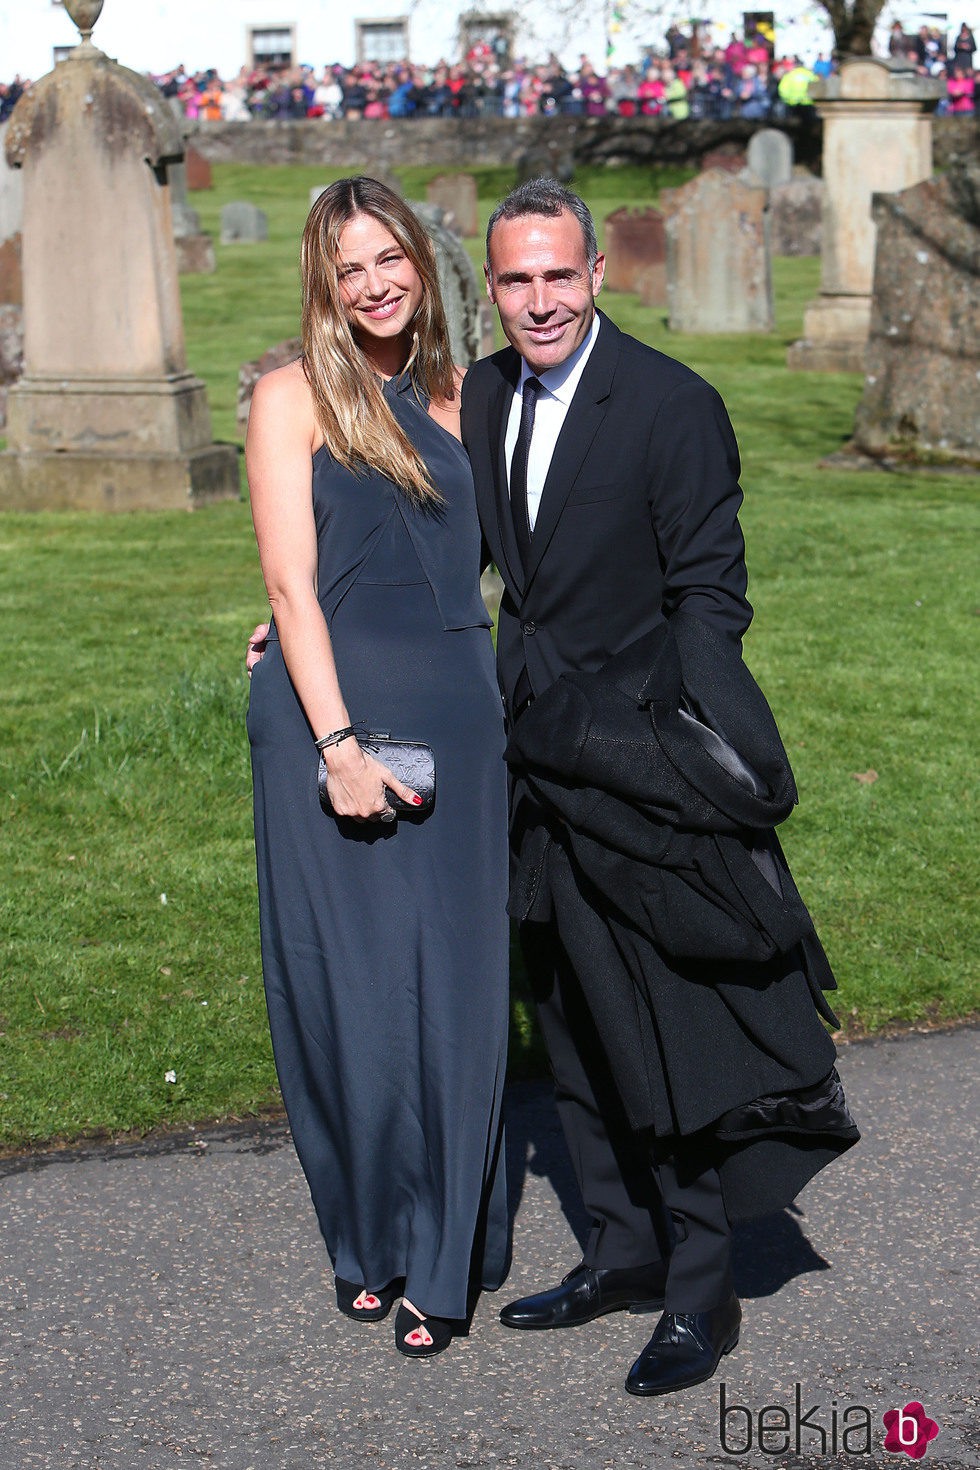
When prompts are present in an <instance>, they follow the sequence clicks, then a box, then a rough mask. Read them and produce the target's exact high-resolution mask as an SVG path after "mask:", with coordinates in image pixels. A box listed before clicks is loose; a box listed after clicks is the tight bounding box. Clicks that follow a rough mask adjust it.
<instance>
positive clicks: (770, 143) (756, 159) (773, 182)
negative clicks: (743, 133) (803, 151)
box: [745, 128, 793, 189]
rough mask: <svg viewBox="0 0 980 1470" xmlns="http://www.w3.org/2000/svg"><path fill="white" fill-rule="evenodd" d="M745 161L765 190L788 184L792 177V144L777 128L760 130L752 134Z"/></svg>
mask: <svg viewBox="0 0 980 1470" xmlns="http://www.w3.org/2000/svg"><path fill="white" fill-rule="evenodd" d="M745 159H746V164H747V166H748V168H749V169H750V170H751V171H752V173H754V174H755V176H756V178H757V179H758V180H759V183H760V184H765V186H766V188H767V189H775V188H776V186H777V185H778V184H788V183H789V181H790V179H791V178H792V177H793V144H792V141H791V139H790V138H789V136H788V135H787V134H786V133H781V132H780V131H779V129H778V128H760V129H759V131H758V132H757V133H753V134H752V137H751V138H750V139H749V146H748V148H747V150H746V154H745Z"/></svg>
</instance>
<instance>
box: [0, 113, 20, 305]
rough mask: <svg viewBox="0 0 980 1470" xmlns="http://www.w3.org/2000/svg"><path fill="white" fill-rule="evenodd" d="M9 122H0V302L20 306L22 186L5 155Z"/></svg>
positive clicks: (18, 176)
mask: <svg viewBox="0 0 980 1470" xmlns="http://www.w3.org/2000/svg"><path fill="white" fill-rule="evenodd" d="M9 126H10V124H9V122H4V123H0V302H2V301H7V302H12V303H13V304H14V305H17V306H19V305H20V303H21V302H22V301H23V292H24V287H23V276H22V273H21V226H22V224H23V220H24V184H23V180H22V178H21V173H20V169H19V168H11V167H10V166H9V164H8V163H7V159H6V156H5V154H4V146H5V139H6V136H7V129H8V128H9Z"/></svg>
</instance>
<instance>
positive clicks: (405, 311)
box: [337, 214, 424, 346]
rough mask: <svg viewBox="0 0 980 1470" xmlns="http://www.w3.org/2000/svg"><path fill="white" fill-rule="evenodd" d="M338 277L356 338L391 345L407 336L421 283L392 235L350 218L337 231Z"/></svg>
mask: <svg viewBox="0 0 980 1470" xmlns="http://www.w3.org/2000/svg"><path fill="white" fill-rule="evenodd" d="M339 244H340V250H339V259H338V262H337V274H338V277H339V279H340V290H341V295H342V298H343V302H344V306H345V307H346V309H347V317H348V320H349V322H350V324H351V327H352V329H353V332H354V335H355V337H357V338H358V339H359V340H360V339H367V340H366V341H365V344H364V345H365V346H366V345H368V342H369V341H370V340H375V341H391V340H392V339H394V338H397V337H400V336H401V335H402V333H404V332H408V330H409V329H410V326H411V323H412V321H413V319H414V317H415V314H416V312H417V311H418V309H419V307H420V305H421V304H422V296H423V293H424V287H423V285H422V278H421V276H420V275H419V273H418V271H417V270H416V269H415V267H414V265H413V264H412V262H411V261H410V260H409V258H408V256H407V255H406V254H405V251H404V250H403V249H402V247H401V246H400V245H399V243H398V241H397V240H396V239H395V237H394V235H393V234H392V233H391V231H390V230H389V229H388V228H387V227H386V226H385V225H383V224H382V223H381V222H380V220H376V219H375V218H374V216H373V215H370V214H355V215H354V217H353V218H352V219H351V220H349V221H348V223H347V224H346V225H345V226H344V228H343V230H342V231H341V232H340V241H339Z"/></svg>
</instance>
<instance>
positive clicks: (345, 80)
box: [0, 21, 976, 122]
mask: <svg viewBox="0 0 980 1470" xmlns="http://www.w3.org/2000/svg"><path fill="white" fill-rule="evenodd" d="M975 52H976V43H975V41H974V38H973V32H972V31H971V30H970V28H969V26H968V25H966V24H965V23H964V24H963V25H961V26H960V29H959V31H958V33H957V34H956V36H955V37H954V38H953V39H952V42H949V41H948V38H947V37H946V35H945V34H944V33H943V32H941V31H940V30H939V29H938V28H936V27H928V26H922V27H921V28H920V29H919V31H918V32H917V33H916V34H914V35H913V34H908V33H906V31H905V30H904V28H903V26H902V24H901V22H900V21H896V22H895V24H894V25H893V26H892V29H891V32H890V35H889V39H888V53H889V55H890V56H892V57H900V58H903V59H906V60H907V61H908V62H909V63H910V64H911V65H912V66H914V67H915V69H916V70H917V71H918V72H919V73H920V74H921V75H923V76H932V77H941V78H943V79H944V80H945V82H946V96H945V98H944V99H943V100H942V101H941V102H940V104H939V107H938V109H937V110H938V111H939V112H940V113H972V112H973V111H974V102H975V72H974V55H975ZM833 68H834V62H833V61H832V60H830V58H829V57H828V56H827V55H823V54H821V55H820V56H818V57H817V58H816V59H815V60H814V61H813V63H812V65H806V64H805V63H804V62H803V61H802V60H801V59H800V58H799V57H796V56H788V57H775V56H774V53H773V43H772V36H771V34H770V35H769V36H768V37H767V36H766V35H765V34H764V33H763V32H762V31H761V30H760V31H757V32H755V33H754V34H753V35H751V36H750V37H749V38H748V39H745V40H743V39H741V38H740V37H738V36H736V35H735V34H732V36H731V39H730V40H729V42H728V45H727V46H725V47H718V48H714V49H712V48H710V47H706V46H704V45H703V44H702V43H701V39H700V37H699V35H698V33H697V31H695V32H694V33H693V34H692V35H686V34H685V33H684V32H682V31H681V30H680V29H679V28H677V27H676V26H672V27H671V28H670V30H668V31H667V33H666V36H665V37H664V45H663V46H662V47H660V48H657V49H654V48H651V49H650V50H649V52H648V53H647V54H646V56H645V57H644V59H643V61H642V62H640V63H638V64H637V65H635V66H622V67H612V66H611V67H609V68H607V69H606V71H605V73H604V74H603V73H602V72H600V71H598V70H597V69H596V67H595V66H594V65H593V63H592V61H591V60H590V59H589V57H588V56H581V57H580V58H579V63H578V66H577V67H574V68H571V69H567V68H565V67H563V66H562V65H561V64H560V62H559V61H558V60H557V58H555V57H552V58H551V59H550V60H549V61H548V62H546V63H544V64H543V65H542V64H533V63H531V62H527V61H523V60H512V59H511V58H510V57H509V56H508V54H507V45H506V42H505V41H504V39H503V37H499V36H498V37H495V38H493V39H492V40H489V41H480V42H478V43H477V44H475V45H474V46H473V47H472V48H471V50H470V51H469V53H468V54H467V56H466V58H465V60H464V61H462V62H459V63H454V64H450V63H449V62H446V61H438V62H436V63H435V64H434V65H431V66H426V65H418V64H415V63H411V62H408V61H399V62H391V63H387V64H382V63H380V62H374V61H369V62H364V63H361V64H359V65H358V66H355V67H344V66H341V65H340V64H339V63H334V64H332V65H327V66H324V67H323V68H321V69H320V70H319V71H318V70H317V69H316V68H315V67H313V66H297V67H292V68H285V69H271V68H270V69H262V68H257V69H249V68H247V67H243V68H242V69H241V71H240V72H239V73H238V75H237V76H236V77H232V78H230V79H227V80H222V78H221V77H219V76H218V74H217V72H216V71H215V70H214V69H209V70H207V71H203V72H194V73H189V72H187V71H186V70H185V69H184V67H183V66H177V67H174V68H173V69H172V70H170V71H168V72H165V73H162V74H159V75H156V76H155V77H154V80H155V81H156V82H157V83H158V84H159V86H160V87H161V88H162V89H163V91H164V93H165V94H166V95H167V96H169V97H172V98H175V99H176V101H177V103H178V104H179V106H180V107H181V109H182V111H183V112H184V114H185V115H186V116H187V117H189V118H204V119H209V120H215V121H221V120H224V121H229V122H237V121H244V120H247V119H249V118H305V117H325V118H333V119H341V118H413V117H487V116H495V117H529V116H535V115H539V114H545V115H548V114H553V113H563V114H566V115H579V116H583V115H584V116H587V117H601V116H604V115H606V114H608V113H618V114H619V115H620V116H623V117H635V116H643V117H658V116H660V117H670V118H677V119H681V118H687V117H695V118H701V117H705V118H729V117H748V118H757V119H765V118H779V117H783V116H785V115H786V114H787V112H788V111H790V110H791V109H795V108H801V107H806V106H808V105H810V103H811V99H810V96H809V88H810V85H811V83H812V82H813V81H814V79H815V78H816V77H819V76H826V75H827V74H828V73H829V72H830V71H832V70H833ZM29 85H30V83H29V82H25V81H24V80H22V79H21V78H20V77H16V78H15V79H14V81H13V82H8V83H0V122H3V121H4V119H5V118H7V117H8V116H9V115H10V113H11V112H12V111H13V108H14V104H15V103H16V101H17V98H18V97H19V96H20V95H21V93H22V91H23V90H24V88H25V87H26V86H29Z"/></svg>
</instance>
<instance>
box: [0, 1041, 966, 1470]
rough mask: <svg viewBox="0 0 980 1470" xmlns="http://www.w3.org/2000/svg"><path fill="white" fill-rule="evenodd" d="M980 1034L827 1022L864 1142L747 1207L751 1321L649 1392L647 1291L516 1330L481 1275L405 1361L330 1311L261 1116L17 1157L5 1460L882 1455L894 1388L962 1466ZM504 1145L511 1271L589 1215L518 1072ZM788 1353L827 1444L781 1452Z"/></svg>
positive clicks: (195, 1462)
mask: <svg viewBox="0 0 980 1470" xmlns="http://www.w3.org/2000/svg"><path fill="white" fill-rule="evenodd" d="M978 1042H980V1032H978V1031H977V1030H974V1029H970V1030H961V1031H955V1032H951V1033H947V1034H941V1035H940V1034H934V1035H929V1036H912V1037H908V1038H905V1039H902V1040H895V1041H892V1040H889V1041H879V1042H870V1043H862V1044H859V1045H855V1046H852V1047H849V1048H848V1049H846V1050H845V1052H844V1054H843V1057H842V1061H841V1072H842V1074H843V1077H844V1081H845V1085H846V1087H847V1091H848V1095H849V1100H850V1103H851V1106H852V1109H853V1111H854V1112H855V1114H856V1116H857V1117H858V1120H859V1122H860V1124H861V1126H862V1128H863V1130H864V1140H863V1142H862V1144H861V1145H859V1147H858V1148H857V1149H854V1150H852V1151H851V1153H849V1154H848V1155H847V1157H846V1158H845V1159H844V1160H842V1161H841V1162H840V1163H838V1164H835V1165H833V1166H832V1167H831V1168H830V1169H827V1170H826V1171H825V1172H824V1173H823V1174H822V1175H821V1176H820V1177H819V1178H818V1179H817V1180H816V1181H815V1183H814V1184H812V1185H811V1186H810V1187H809V1188H808V1189H807V1190H806V1192H805V1194H804V1195H803V1196H802V1197H801V1204H800V1206H799V1209H798V1210H794V1211H792V1212H787V1213H784V1214H781V1215H779V1216H774V1217H770V1218H769V1219H767V1220H766V1221H763V1222H758V1223H755V1224H753V1225H752V1226H751V1227H750V1228H747V1229H745V1230H743V1231H742V1232H741V1233H740V1235H739V1238H738V1242H737V1247H738V1256H737V1284H738V1287H739V1291H740V1294H741V1295H742V1298H743V1306H744V1312H745V1322H744V1328H743V1339H742V1345H741V1346H740V1347H739V1348H738V1350H737V1351H736V1352H735V1353H734V1354H733V1355H732V1356H731V1357H729V1358H727V1359H726V1360H725V1361H724V1364H723V1367H722V1370H721V1371H720V1372H719V1375H718V1377H717V1378H715V1379H714V1380H713V1381H712V1382H711V1383H709V1384H705V1385H703V1386H701V1387H699V1388H696V1389H692V1390H689V1391H688V1392H687V1393H685V1394H681V1395H674V1396H672V1397H669V1398H664V1399H655V1400H638V1399H631V1398H629V1397H628V1396H627V1395H626V1394H625V1393H624V1392H623V1386H622V1384H623V1378H624V1375H625V1372H626V1369H627V1367H628V1366H629V1363H630V1362H631V1360H632V1358H633V1356H634V1355H635V1353H636V1352H637V1351H638V1350H639V1348H640V1347H641V1346H642V1344H643V1343H644V1342H645V1341H646V1338H647V1335H648V1334H649V1332H650V1331H651V1330H652V1326H653V1321H654V1320H655V1319H652V1318H644V1317H631V1316H628V1315H625V1314H617V1315H615V1316H612V1317H607V1318H605V1319H603V1320H600V1321H598V1322H596V1323H593V1324H591V1325H590V1326H588V1327H584V1328H580V1329H578V1330H576V1331H569V1332H561V1333H528V1334H521V1333H515V1332H508V1331H507V1330H506V1329H505V1328H503V1327H501V1326H500V1325H499V1323H498V1322H497V1320H496V1311H497V1308H498V1307H499V1305H500V1299H496V1300H495V1299H494V1298H493V1297H490V1296H485V1297H484V1298H483V1300H482V1302H481V1303H480V1306H479V1309H478V1311H477V1314H476V1318H475V1320H474V1323H473V1330H472V1333H471V1335H470V1336H469V1338H467V1339H465V1340H461V1341H458V1342H456V1343H454V1344H453V1346H452V1347H451V1349H450V1350H449V1352H448V1353H446V1354H444V1355H443V1356H441V1357H439V1358H436V1359H433V1360H431V1361H429V1362H422V1363H415V1362H410V1361H407V1360H405V1359H403V1358H401V1357H399V1356H398V1355H397V1354H396V1353H395V1352H394V1349H393V1347H392V1343H391V1330H392V1329H391V1322H390V1320H389V1322H388V1323H385V1324H382V1325H380V1326H374V1327H369V1326H367V1325H363V1324H362V1325H358V1324H355V1323H352V1322H349V1321H348V1320H347V1319H346V1318H344V1317H342V1316H340V1315H339V1314H338V1313H337V1312H336V1310H335V1308H334V1306H333V1301H332V1293H331V1290H330V1287H329V1283H328V1277H327V1273H326V1272H325V1270H324V1255H323V1251H322V1247H321V1246H320V1244H319V1240H318V1237H317V1235H316V1233H315V1229H314V1226H313V1215H312V1209H311V1207H310V1204H309V1198H308V1196H307V1194H306V1189H305V1185H304V1183H303V1180H302V1177H301V1175H300V1171H299V1167H298V1165H297V1163H296V1160H295V1157H294V1155H293V1152H292V1149H291V1147H290V1146H289V1143H288V1139H287V1137H286V1134H285V1131H284V1129H283V1128H282V1127H281V1126H278V1125H269V1124H265V1125H262V1126H251V1127H245V1128H238V1129H234V1130H229V1129H225V1130H221V1129H219V1130H215V1131H208V1132H202V1133H199V1134H196V1135H193V1136H185V1137H183V1138H181V1139H177V1140H174V1139H171V1140H168V1141H167V1142H166V1143H164V1144H161V1145H154V1146H152V1147H148V1146H142V1147H130V1146H120V1147H115V1148H99V1149H97V1150H91V1151H89V1152H87V1153H82V1154H77V1155H48V1156H42V1157H40V1158H37V1157H35V1158H33V1159H27V1160H13V1161H11V1160H8V1161H6V1162H5V1163H3V1164H0V1176H2V1177H0V1191H2V1210H0V1470H35V1467H36V1470H42V1467H43V1470H103V1467H105V1470H109V1467H112V1470H164V1467H172V1466H173V1467H178V1470H179V1467H181V1466H200V1467H207V1470H318V1467H320V1466H346V1467H350V1470H410V1467H412V1466H425V1467H430V1470H464V1467H466V1470H470V1467H474V1470H475V1467H492V1470H645V1467H651V1466H665V1467H673V1466H678V1467H716V1466H739V1465H751V1466H753V1467H757V1466H763V1465H764V1466H775V1467H780V1470H827V1467H830V1466H834V1467H835V1470H840V1467H841V1466H847V1465H850V1464H853V1465H855V1466H862V1465H864V1466H868V1465H872V1466H875V1467H878V1466H884V1465H888V1466H890V1467H892V1470H895V1467H896V1466H898V1470H901V1466H902V1465H905V1464H908V1463H910V1461H909V1459H908V1458H907V1457H906V1456H904V1455H902V1454H893V1455H889V1454H885V1453H884V1452H883V1450H882V1448H881V1446H882V1439H883V1434H884V1430H883V1427H882V1424H881V1414H882V1412H883V1411H884V1410H886V1409H889V1408H902V1407H903V1406H904V1405H905V1404H906V1403H907V1402H909V1401H910V1400H913V1399H919V1400H921V1402H922V1403H923V1404H924V1405H925V1408H926V1410H927V1412H928V1413H929V1414H930V1415H931V1416H932V1418H933V1419H935V1420H936V1421H937V1422H938V1423H939V1425H940V1429H941V1433H940V1437H939V1438H938V1439H937V1440H935V1441H934V1442H933V1443H932V1444H931V1445H930V1446H929V1448H928V1450H927V1453H926V1456H925V1459H924V1461H922V1463H923V1464H924V1465H925V1466H926V1467H927V1470H938V1467H941V1470H961V1467H966V1466H980V1432H978V1431H980V1418H978V1412H977V1384H978V1373H977V1345H978V1330H977V1328H978V1312H977V1294H976V1286H977V1256H978V1240H977V1227H976V1210H977V1190H976V1170H977V1152H976V1146H975V1145H976V1133H977V1089H976V1083H977V1074H978V1070H980V1068H978V1055H980V1045H978ZM509 1146H510V1156H511V1165H512V1177H513V1179H514V1184H515V1189H514V1197H515V1200H516V1207H517V1213H516V1222H515V1235H514V1260H515V1264H514V1268H513V1271H512V1273H511V1277H510V1280H509V1282H508V1284H507V1285H506V1286H505V1287H504V1290H503V1294H502V1299H509V1298H510V1297H511V1296H513V1295H517V1294H520V1293H522V1292H524V1291H525V1290H528V1289H531V1288H536V1287H538V1286H541V1285H543V1284H548V1283H551V1282H552V1281H554V1280H555V1279H557V1277H558V1276H559V1275H561V1274H562V1272H563V1271H564V1270H565V1269H567V1268H568V1267H569V1266H571V1265H572V1264H574V1262H575V1261H576V1260H577V1259H578V1250H577V1246H576V1242H575V1238H574V1234H573V1228H572V1226H573V1224H580V1223H581V1222H579V1221H577V1220H576V1219H575V1215H574V1210H573V1209H571V1207H570V1206H568V1200H569V1196H570V1178H569V1173H568V1165H567V1158H566V1157H565V1155H564V1150H563V1145H562V1143H561V1136H560V1133H559V1130H558V1126H557V1122H556V1119H555V1115H554V1111H553V1108H552V1107H551V1105H550V1102H549V1100H548V1095H547V1090H546V1089H545V1088H544V1087H543V1086H537V1085H528V1086H521V1087H516V1088H514V1089H513V1090H512V1092H511V1094H510V1100H509ZM566 1207H567V1208H568V1210H569V1214H570V1215H571V1220H572V1223H571V1224H570V1223H569V1214H566ZM722 1382H724V1384H725V1389H726V1394H727V1396H728V1401H729V1403H731V1402H736V1403H738V1404H741V1405H744V1406H746V1408H747V1409H748V1410H749V1411H750V1413H751V1415H752V1421H753V1441H754V1443H753V1449H752V1450H751V1451H749V1452H748V1453H740V1451H741V1450H742V1448H743V1447H744V1445H745V1428H746V1419H747V1416H746V1414H745V1413H744V1412H738V1411H737V1412H736V1413H735V1414H733V1415H730V1416H729V1419H728V1437H727V1452H726V1448H725V1447H724V1446H723V1445H722V1443H721V1440H720V1435H719V1394H720V1385H721V1383H722ZM797 1383H798V1384H799V1385H800V1395H801V1409H802V1413H803V1414H804V1415H806V1414H807V1411H808V1410H811V1409H813V1408H814V1406H817V1407H816V1412H815V1413H811V1414H809V1420H810V1422H811V1423H814V1422H817V1423H819V1424H820V1425H821V1426H822V1427H823V1430H824V1432H825V1435H826V1441H827V1443H826V1453H821V1445H820V1442H819V1437H818V1435H817V1433H816V1431H815V1430H814V1431H808V1430H807V1429H806V1428H805V1427H804V1428H803V1429H802V1431H801V1447H800V1453H799V1454H797V1453H796V1448H795V1426H794V1423H793V1420H794V1418H795V1412H796V1411H795V1402H794V1401H795V1393H796V1389H795V1385H796V1384H797ZM765 1405H773V1406H777V1408H778V1407H779V1406H782V1407H784V1408H785V1409H786V1410H787V1411H788V1414H789V1420H790V1430H789V1437H790V1446H789V1452H788V1453H770V1452H767V1453H763V1454H760V1453H759V1450H758V1413H759V1410H760V1409H761V1408H763V1407H764V1406H765ZM858 1406H865V1407H867V1408H868V1409H869V1411H870V1417H871V1420H872V1426H873V1427H872V1436H873V1452H872V1454H871V1455H863V1456H857V1455H851V1454H848V1453H844V1451H845V1450H855V1449H858V1448H861V1447H862V1444H863V1439H864V1434H863V1431H860V1432H859V1433H857V1434H856V1435H855V1434H854V1433H852V1436H851V1438H850V1440H849V1441H848V1442H847V1443H846V1444H845V1443H844V1442H843V1439H842V1433H843V1429H844V1428H845V1427H850V1428H852V1429H853V1427H854V1426H857V1425H859V1424H860V1422H861V1418H862V1416H861V1415H860V1414H859V1413H858ZM835 1410H836V1415H837V1425H838V1428H837V1435H838V1443H837V1453H836V1454H834V1453H833V1450H834V1445H833V1424H834V1413H835ZM848 1411H850V1412H848ZM778 1420H779V1415H778V1413H777V1414H776V1415H774V1416H770V1419H769V1421H768V1422H769V1423H770V1424H772V1423H774V1422H778ZM781 1438H782V1436H781V1435H777V1436H775V1438H771V1439H769V1440H768V1441H767V1451H772V1450H776V1451H778V1449H779V1446H780V1443H781Z"/></svg>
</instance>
